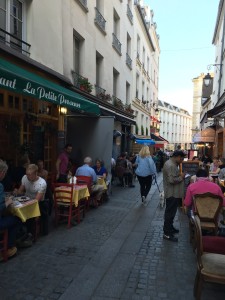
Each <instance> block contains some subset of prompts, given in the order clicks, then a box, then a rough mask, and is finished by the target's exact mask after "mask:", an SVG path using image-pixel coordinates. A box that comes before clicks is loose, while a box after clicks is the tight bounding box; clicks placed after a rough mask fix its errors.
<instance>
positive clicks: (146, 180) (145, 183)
mask: <svg viewBox="0 0 225 300" xmlns="http://www.w3.org/2000/svg"><path fill="white" fill-rule="evenodd" d="M137 178H138V181H139V184H140V191H141V196H145V198H146V197H147V196H148V193H149V191H150V189H151V186H152V175H149V176H146V177H142V176H138V175H137Z"/></svg>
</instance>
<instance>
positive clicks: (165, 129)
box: [158, 100, 192, 150]
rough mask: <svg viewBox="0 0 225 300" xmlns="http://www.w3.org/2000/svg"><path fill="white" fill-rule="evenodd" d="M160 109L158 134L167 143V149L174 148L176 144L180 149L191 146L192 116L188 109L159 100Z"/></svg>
mask: <svg viewBox="0 0 225 300" xmlns="http://www.w3.org/2000/svg"><path fill="white" fill-rule="evenodd" d="M158 108H159V111H160V121H161V124H160V135H161V136H163V137H164V138H165V139H166V140H167V141H168V142H169V143H168V144H167V145H166V147H167V149H168V150H175V149H176V148H177V146H178V145H180V146H181V148H182V149H190V147H191V142H192V139H191V127H192V117H191V115H190V114H189V112H188V111H186V110H184V109H182V108H179V107H177V106H175V105H172V104H170V103H167V102H165V101H162V100H159V102H158Z"/></svg>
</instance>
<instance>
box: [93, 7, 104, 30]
mask: <svg viewBox="0 0 225 300" xmlns="http://www.w3.org/2000/svg"><path fill="white" fill-rule="evenodd" d="M105 23H106V20H105V19H104V17H103V16H102V14H101V13H100V11H99V10H98V9H97V7H95V24H96V25H97V26H98V27H99V28H100V29H101V30H102V31H104V32H105Z"/></svg>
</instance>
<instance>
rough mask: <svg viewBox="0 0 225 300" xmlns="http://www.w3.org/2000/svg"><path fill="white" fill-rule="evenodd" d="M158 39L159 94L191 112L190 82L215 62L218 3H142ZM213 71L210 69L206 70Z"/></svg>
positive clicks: (158, 0)
mask: <svg viewBox="0 0 225 300" xmlns="http://www.w3.org/2000/svg"><path fill="white" fill-rule="evenodd" d="M144 4H147V5H149V6H150V8H151V9H153V10H154V19H153V20H154V22H156V23H157V33H158V34H159V36H160V40H159V43H160V50H161V53H160V68H159V95H158V98H159V99H160V100H163V101H166V102H168V103H171V104H173V105H176V106H178V107H180V108H183V109H186V110H188V111H189V113H190V114H191V113H192V99H193V82H192V79H193V78H195V77H197V76H199V75H200V74H201V73H207V72H208V69H207V66H208V65H209V64H213V63H214V61H215V47H214V45H212V39H213V34H214V29H215V24H216V18H217V11H218V5H219V0H188V1H184V0H144ZM210 72H213V67H212V69H211V70H210Z"/></svg>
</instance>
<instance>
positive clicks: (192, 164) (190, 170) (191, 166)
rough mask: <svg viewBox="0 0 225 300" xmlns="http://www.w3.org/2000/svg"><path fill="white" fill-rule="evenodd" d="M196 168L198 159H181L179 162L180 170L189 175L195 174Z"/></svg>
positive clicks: (197, 167)
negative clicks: (180, 162)
mask: <svg viewBox="0 0 225 300" xmlns="http://www.w3.org/2000/svg"><path fill="white" fill-rule="evenodd" d="M198 169H199V161H183V162H182V164H181V172H186V173H187V174H189V175H191V176H193V175H196V173H197V171H198Z"/></svg>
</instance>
